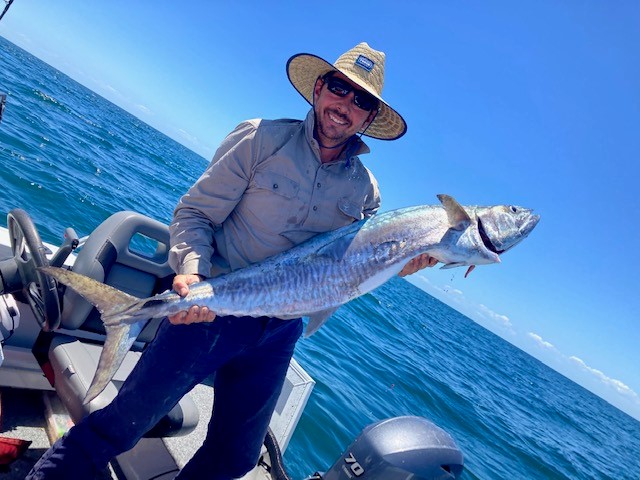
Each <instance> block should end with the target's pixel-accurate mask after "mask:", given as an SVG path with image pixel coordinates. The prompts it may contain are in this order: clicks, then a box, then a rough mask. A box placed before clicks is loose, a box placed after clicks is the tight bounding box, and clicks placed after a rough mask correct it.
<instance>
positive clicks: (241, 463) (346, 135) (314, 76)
mask: <svg viewBox="0 0 640 480" xmlns="http://www.w3.org/2000/svg"><path fill="white" fill-rule="evenodd" d="M384 63H385V55H384V53H382V52H379V51H376V50H373V49H371V48H370V47H369V46H368V45H367V44H366V43H361V44H359V45H357V46H356V47H354V48H353V49H351V50H349V51H348V52H346V53H345V54H343V55H342V56H341V57H340V58H339V59H338V60H337V61H336V63H335V64H334V65H331V64H330V63H328V62H326V61H325V60H323V59H321V58H319V57H317V56H315V55H311V54H298V55H294V56H293V57H291V58H290V59H289V61H288V63H287V74H288V76H289V80H290V81H291V83H292V84H293V86H294V87H295V88H296V90H297V91H298V92H299V93H300V94H301V95H302V96H303V97H304V98H305V99H306V100H307V101H308V102H309V103H310V104H311V105H312V109H311V111H310V112H309V113H308V115H307V117H306V119H305V120H304V121H299V120H250V121H246V122H243V123H242V124H240V125H239V126H238V127H237V128H236V129H235V130H234V131H233V132H232V133H231V134H229V135H228V136H227V138H226V139H225V140H224V141H223V142H222V144H221V146H220V147H219V149H218V150H217V152H216V153H215V155H214V158H213V160H212V162H211V164H210V165H209V167H208V168H207V170H206V171H205V172H204V174H203V175H202V176H201V177H200V179H199V180H198V181H197V182H196V183H195V184H194V185H193V186H192V187H191V189H190V190H189V191H188V192H187V193H186V194H185V195H184V196H183V197H182V198H181V199H180V202H179V204H178V206H177V207H176V210H175V213H174V219H173V221H172V224H171V227H170V232H171V250H170V254H169V260H170V263H171V265H172V267H173V268H174V270H175V271H176V274H177V275H176V276H175V279H174V281H173V288H174V290H175V291H176V292H178V293H179V294H180V295H182V296H184V295H186V294H187V293H188V291H189V286H190V285H192V284H193V283H196V282H199V281H201V280H203V279H204V278H207V277H211V276H216V275H219V274H221V273H225V272H228V271H231V270H236V269H239V268H242V267H245V266H247V265H249V264H252V263H255V262H259V261H261V260H264V259H265V258H267V257H269V256H272V255H274V254H277V253H280V252H282V251H285V250H287V249H289V248H291V247H293V246H294V245H296V244H299V243H301V242H303V241H305V240H307V239H309V238H311V237H313V236H314V235H317V234H318V233H322V232H326V231H329V230H333V229H336V228H339V227H341V226H344V225H348V224H350V223H352V222H354V221H357V220H361V219H363V218H366V217H369V216H371V215H373V214H374V213H375V212H376V211H377V210H378V208H379V206H380V195H379V192H378V186H377V182H376V181H375V179H374V177H373V175H372V174H371V172H370V171H369V170H368V169H366V168H365V167H364V165H363V164H362V163H361V161H360V160H359V158H358V156H357V155H360V154H365V153H368V152H369V148H368V147H367V146H366V145H365V144H364V142H362V140H361V138H360V137H361V136H362V135H368V136H371V137H373V138H379V139H383V140H394V139H397V138H399V137H401V136H402V135H403V134H404V133H405V132H406V123H405V121H404V119H403V118H402V117H401V116H400V115H399V114H398V113H397V112H396V111H395V110H394V109H392V108H391V107H390V106H389V105H388V104H387V103H386V102H385V101H384V100H382V97H381V93H382V85H383V81H384ZM358 134H360V135H358ZM435 263H436V262H435V260H434V259H431V258H429V257H428V256H421V257H418V258H416V259H414V260H412V261H411V262H409V264H407V266H405V268H404V269H403V270H402V272H401V273H400V274H401V275H407V274H410V273H413V272H415V271H417V270H418V269H420V268H424V267H425V266H428V265H433V264H435ZM301 332H302V320H301V319H295V320H280V319H277V318H266V317H261V318H249V317H247V318H235V317H216V316H215V312H210V311H209V310H208V309H207V308H206V307H201V308H200V307H198V306H193V307H191V308H190V309H189V311H188V312H181V313H178V314H176V315H174V316H172V317H170V318H169V321H165V322H163V323H162V325H161V327H160V329H159V331H158V334H157V336H156V338H155V340H154V341H153V342H152V343H151V344H150V345H149V347H148V348H147V350H146V351H145V353H144V355H143V356H142V358H141V360H140V362H139V363H138V365H137V366H136V368H135V370H134V371H133V372H132V373H131V375H130V376H129V378H128V379H127V381H126V382H125V384H124V385H123V387H122V389H121V390H120V392H119V394H118V396H117V397H116V398H115V399H114V401H113V402H112V403H111V404H110V405H109V406H107V407H105V408H104V409H102V410H99V411H97V412H94V413H93V414H91V415H89V416H88V417H87V418H86V419H85V420H83V421H82V422H81V423H80V424H79V425H78V426H76V427H74V428H72V429H71V430H70V431H69V433H68V434H67V435H65V437H63V439H62V440H61V441H59V442H57V443H56V445H54V447H52V448H51V449H50V450H49V451H48V452H47V453H46V454H45V455H44V456H43V458H42V459H41V460H40V461H39V462H38V464H37V465H36V466H35V467H34V469H33V470H32V472H31V473H30V476H28V477H27V478H28V479H45V478H47V479H53V478H60V479H62V478H83V479H84V478H87V479H88V478H92V477H93V476H95V474H96V472H97V471H99V470H101V469H103V468H104V467H105V466H106V464H107V462H108V461H109V460H110V459H111V458H112V457H114V456H115V455H117V454H119V453H121V452H123V451H126V450H128V449H129V448H131V447H133V445H135V443H136V442H137V441H138V439H139V438H140V437H141V436H142V435H143V434H144V433H145V432H146V431H148V430H149V429H150V428H151V427H152V426H153V425H155V423H156V422H157V421H158V420H159V419H160V418H162V416H164V414H165V413H166V412H168V411H169V410H170V409H171V408H172V407H173V405H175V403H176V402H177V401H178V400H179V399H180V398H181V397H182V396H183V395H184V394H185V393H187V392H188V391H189V390H190V389H191V388H193V387H194V386H195V385H197V384H198V383H200V382H202V381H203V380H204V379H205V378H207V377H208V376H210V375H212V374H215V380H214V391H215V400H214V403H215V405H214V413H213V416H212V419H211V422H210V424H209V430H208V433H207V437H206V439H205V441H204V443H203V445H202V447H201V448H200V449H199V450H198V451H197V452H196V453H195V455H194V457H193V458H192V459H191V460H190V461H189V462H188V463H187V465H185V467H184V468H183V470H182V471H181V472H180V474H179V475H178V477H177V478H179V479H204V478H206V479H212V480H229V479H233V478H237V477H241V476H242V475H244V474H245V473H246V472H248V471H249V470H251V469H252V468H253V467H254V466H255V464H256V461H257V459H258V456H259V453H260V447H261V444H262V440H263V439H264V436H265V433H266V431H267V428H268V425H269V420H270V419H271V415H272V413H273V411H274V409H275V406H276V402H277V399H278V396H279V394H280V391H281V389H282V385H283V383H284V379H285V375H286V371H287V368H288V365H289V362H290V360H291V356H292V355H293V350H294V347H295V343H296V341H297V339H298V338H299V336H300V334H301Z"/></svg>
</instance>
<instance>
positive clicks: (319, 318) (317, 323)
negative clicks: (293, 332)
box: [304, 307, 338, 338]
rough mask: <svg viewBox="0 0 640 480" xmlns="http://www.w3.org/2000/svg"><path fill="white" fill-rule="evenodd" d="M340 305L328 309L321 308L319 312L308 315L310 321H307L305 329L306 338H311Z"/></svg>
mask: <svg viewBox="0 0 640 480" xmlns="http://www.w3.org/2000/svg"><path fill="white" fill-rule="evenodd" d="M337 309H338V307H332V308H328V309H326V310H321V311H319V312H316V313H313V314H311V315H308V317H309V323H307V328H306V329H305V331H304V336H305V338H309V337H310V336H311V335H313V334H314V333H316V332H317V331H318V330H319V329H320V327H321V326H322V325H323V324H324V322H326V321H327V319H328V318H329V317H330V316H331V315H333V312H335V311H336V310H337Z"/></svg>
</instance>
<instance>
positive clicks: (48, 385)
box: [0, 209, 463, 480]
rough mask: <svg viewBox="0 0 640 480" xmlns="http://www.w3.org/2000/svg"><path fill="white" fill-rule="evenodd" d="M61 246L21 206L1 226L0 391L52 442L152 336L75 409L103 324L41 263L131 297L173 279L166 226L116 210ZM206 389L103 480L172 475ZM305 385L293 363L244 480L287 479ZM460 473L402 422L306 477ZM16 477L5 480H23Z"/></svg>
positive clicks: (373, 433)
mask: <svg viewBox="0 0 640 480" xmlns="http://www.w3.org/2000/svg"><path fill="white" fill-rule="evenodd" d="M63 238H64V241H63V242H62V244H61V245H59V246H55V245H51V244H44V243H43V242H42V241H41V239H40V236H39V234H38V230H37V227H36V226H35V225H34V223H33V221H32V220H31V217H30V216H29V214H28V213H27V212H26V211H25V210H22V209H14V210H12V211H10V212H9V213H8V215H7V227H6V228H5V227H0V298H1V300H0V324H1V325H0V334H2V346H1V348H0V361H1V362H2V363H1V364H0V394H3V395H4V394H5V393H6V392H15V391H28V392H31V393H33V392H35V393H37V394H41V395H42V398H43V402H44V405H45V406H46V412H47V423H48V437H49V440H50V442H53V441H55V440H56V439H57V438H59V437H60V436H61V435H62V434H64V432H65V431H66V430H67V429H68V428H70V426H71V425H73V423H74V422H78V421H79V420H80V419H81V418H83V417H84V416H85V415H87V414H89V413H90V412H91V411H94V410H96V409H99V408H102V407H104V406H105V405H107V404H108V403H109V402H110V401H111V400H112V399H113V398H114V397H115V395H116V394H117V391H118V388H119V386H120V385H122V383H123V381H124V379H125V378H126V376H127V375H128V373H129V372H130V371H131V370H132V368H133V366H134V365H135V364H136V362H137V361H138V359H139V358H140V355H141V354H142V351H143V350H144V348H145V346H146V344H148V342H150V341H151V340H152V339H153V336H154V333H155V331H156V329H157V327H158V323H159V320H157V319H155V320H151V321H150V322H149V323H148V324H147V326H146V327H145V328H144V329H143V331H142V332H141V333H140V335H139V336H138V337H137V339H136V340H137V341H136V343H135V344H134V346H133V347H132V349H131V350H130V351H129V353H128V354H127V357H126V358H125V361H124V362H123V365H122V366H121V367H120V369H119V370H118V372H117V373H116V375H115V376H114V378H113V380H112V381H111V382H110V383H109V385H107V388H105V390H104V391H103V392H102V393H101V394H100V395H99V396H98V397H96V398H95V399H94V400H93V401H91V402H90V403H89V404H87V405H84V404H83V402H82V400H83V398H84V396H85V394H86V391H87V389H88V387H89V384H90V383H91V379H92V378H93V375H94V373H95V371H96V369H97V364H98V358H99V356H100V352H101V349H102V346H103V343H104V339H105V333H104V328H103V326H102V322H101V320H100V316H99V314H98V312H97V311H96V310H95V309H94V307H93V306H92V305H90V304H89V303H87V302H86V301H85V300H84V299H82V298H81V297H79V296H78V295H77V294H75V293H74V292H73V291H71V290H70V289H67V290H65V289H64V288H62V287H61V286H59V285H57V284H56V283H55V281H54V280H53V279H52V278H50V277H48V276H47V275H46V274H44V273H43V272H41V271H40V270H39V269H38V267H41V266H46V265H53V266H58V267H63V268H68V269H71V270H73V271H75V272H78V273H82V274H84V275H88V276H90V277H92V278H94V279H96V280H98V281H100V282H104V283H105V284H108V285H111V286H114V287H116V288H118V289H120V290H123V291H125V292H127V293H130V294H132V295H135V296H137V297H149V296H151V295H153V294H155V293H158V292H161V291H164V290H166V289H167V288H170V286H171V279H172V275H173V273H172V271H171V268H170V267H169V265H168V250H169V229H168V226H167V225H164V224H162V223H161V222H158V221H157V220H154V219H152V218H149V217H147V216H144V215H142V214H140V213H137V212H133V211H119V212H115V213H113V214H112V215H111V216H110V217H108V218H107V219H106V220H104V221H103V222H102V223H101V224H100V225H99V226H98V227H97V228H96V229H95V230H94V231H93V232H90V233H89V234H88V235H86V236H83V237H79V236H78V235H77V234H76V232H75V231H74V230H73V229H72V228H67V229H65V231H64V236H63ZM208 383H210V382H206V381H205V382H203V384H201V385H199V386H197V387H196V388H195V389H194V390H193V391H192V392H190V393H189V394H187V395H185V397H183V399H182V400H181V401H180V402H179V403H178V405H176V406H175V407H174V409H173V410H172V411H171V412H170V413H169V414H168V415H167V416H165V417H164V418H163V419H162V420H161V421H160V422H158V424H157V425H156V426H155V427H153V428H152V429H151V430H150V431H149V432H148V433H147V434H146V435H145V437H144V438H142V439H141V440H140V441H139V442H138V444H137V445H136V446H135V447H134V448H133V449H132V450H130V451H128V452H125V453H123V454H121V455H119V456H118V457H116V458H115V459H114V460H113V461H112V462H111V465H110V467H109V471H108V472H105V475H106V476H105V478H117V479H149V480H150V479H159V480H165V479H170V478H173V477H174V476H175V475H176V474H177V472H178V471H179V469H180V467H182V466H183V465H184V464H185V463H186V462H187V461H188V460H189V458H190V457H191V455H192V454H193V453H194V452H195V450H196V449H197V448H198V446H199V445H200V443H201V441H202V440H203V439H204V435H205V432H206V425H207V423H208V419H206V418H204V415H205V413H204V412H208V411H210V405H211V402H212V401H213V399H214V397H215V392H214V391H213V388H212V387H211V385H210V384H208ZM313 386H314V381H313V379H312V378H311V377H310V376H309V375H308V373H307V372H306V371H305V370H304V368H303V367H302V366H301V365H299V364H298V362H297V361H296V360H295V358H294V359H293V360H292V361H291V364H290V366H289V370H288V372H287V378H286V383H285V386H284V388H283V390H282V393H281V396H280V399H279V401H278V405H277V407H276V411H275V412H274V415H273V417H272V419H271V423H270V429H269V433H268V434H267V436H266V437H265V442H264V445H263V448H262V452H261V457H260V459H259V461H258V463H257V465H256V467H255V468H254V469H253V470H252V471H251V472H249V473H248V474H247V475H245V476H244V477H243V480H276V479H277V480H287V479H289V477H288V475H287V472H286V467H285V466H284V464H283V460H282V454H283V452H284V451H285V450H286V448H287V446H288V444H289V441H290V440H291V437H292V435H293V432H294V430H295V427H296V425H297V424H298V421H299V420H300V418H301V416H302V413H303V411H304V407H305V405H306V404H307V402H308V400H309V398H310V395H311V393H312V390H313ZM201 412H202V413H201ZM2 435H3V433H1V432H0V437H2ZM25 440H29V439H28V438H26V439H25ZM36 458H37V456H36ZM462 471H463V455H462V452H461V451H460V450H459V448H458V447H457V445H456V444H455V442H454V440H453V439H452V437H451V436H450V435H449V434H448V433H447V432H445V431H444V430H442V429H440V428H439V427H438V426H437V425H435V424H433V423H431V422H430V421H428V420H427V419H424V418H421V417H412V416H404V417H395V418H390V419H384V420H381V421H379V422H376V423H375V424H372V425H368V426H366V428H364V430H363V431H362V433H361V435H360V436H359V437H357V438H356V439H355V440H354V442H353V443H352V444H351V445H349V446H347V447H346V448H345V450H344V453H343V455H342V456H341V457H340V458H338V459H337V460H336V462H335V463H334V464H333V465H332V466H331V468H329V469H328V470H327V471H326V472H309V476H308V477H307V480H346V479H352V478H362V479H378V480H382V479H384V480H404V479H406V480H408V479H412V480H428V479H438V480H440V479H441V480H447V479H456V478H458V477H459V475H460V474H461V473H462ZM24 473H25V472H22V473H19V474H17V475H19V476H14V477H11V476H8V477H6V478H23V477H24ZM9 475H11V472H10V473H9Z"/></svg>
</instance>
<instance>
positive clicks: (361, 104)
mask: <svg viewBox="0 0 640 480" xmlns="http://www.w3.org/2000/svg"><path fill="white" fill-rule="evenodd" d="M327 89H328V90H329V91H330V92H331V93H333V94H334V95H337V96H339V97H345V96H347V95H349V92H352V91H353V92H354V94H353V103H355V104H356V107H358V108H361V109H362V110H367V111H370V110H374V109H376V108H378V100H377V99H376V98H375V97H373V96H372V95H370V94H369V93H367V92H365V91H363V90H356V89H354V88H353V87H352V86H351V85H349V84H348V83H346V82H343V81H342V80H340V79H338V78H329V79H328V80H327Z"/></svg>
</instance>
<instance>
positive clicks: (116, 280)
mask: <svg viewBox="0 0 640 480" xmlns="http://www.w3.org/2000/svg"><path fill="white" fill-rule="evenodd" d="M168 254H169V228H168V227H167V225H165V224H163V223H161V222H158V221H157V220H153V219H151V218H149V217H146V216H144V215H141V214H139V213H136V212H130V211H122V212H118V213H115V214H113V215H111V216H110V217H109V218H107V219H106V220H105V221H104V222H102V223H101V224H100V225H99V226H98V228H96V229H95V230H94V231H93V232H92V233H91V235H90V236H89V238H88V239H87V241H86V242H85V243H84V245H83V246H82V248H81V249H79V251H78V254H77V258H76V261H75V263H74V265H73V271H74V272H76V273H81V274H83V275H86V276H88V277H91V278H93V279H95V280H98V281H100V282H103V283H105V284H107V285H110V286H112V287H115V288H117V289H118V290H122V291H124V292H126V293H129V294H130V295H134V296H136V297H139V298H146V297H150V296H152V295H154V294H156V293H159V292H161V291H164V290H166V289H168V288H170V287H171V279H172V277H173V271H172V270H171V267H170V266H169V263H168ZM158 323H159V320H158V319H156V320H154V321H153V322H151V323H150V324H149V325H147V327H146V328H145V329H144V330H143V331H142V332H141V333H140V335H139V336H138V340H139V341H144V342H149V341H151V340H152V339H153V337H154V336H155V331H156V329H157V325H158ZM61 327H62V328H65V329H70V330H76V329H80V330H86V331H90V332H95V333H104V327H103V326H102V321H101V320H100V314H99V313H98V311H97V310H96V309H95V308H94V307H93V305H91V304H90V303H89V302H87V301H86V300H84V298H82V297H81V296H80V295H78V294H77V293H76V292H74V291H72V290H71V289H69V288H68V289H66V291H65V293H64V296H63V299H62V316H61Z"/></svg>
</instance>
